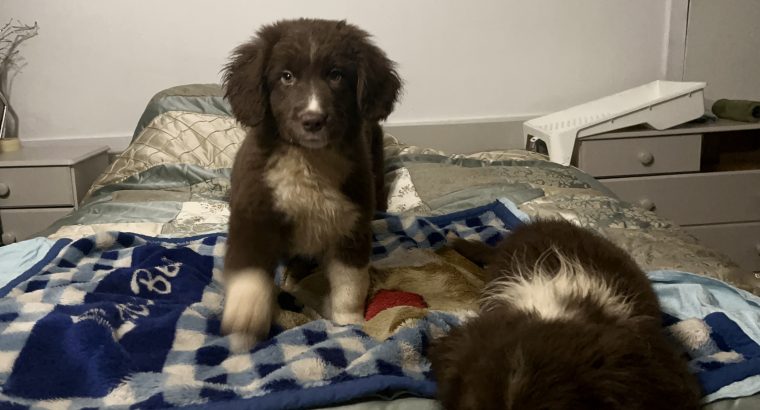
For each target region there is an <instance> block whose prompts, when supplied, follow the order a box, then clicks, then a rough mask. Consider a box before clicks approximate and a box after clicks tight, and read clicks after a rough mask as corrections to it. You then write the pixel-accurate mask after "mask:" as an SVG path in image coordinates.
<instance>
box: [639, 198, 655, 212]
mask: <svg viewBox="0 0 760 410" xmlns="http://www.w3.org/2000/svg"><path fill="white" fill-rule="evenodd" d="M639 206H640V207H642V208H644V209H646V210H647V211H654V208H655V204H654V202H652V200H651V199H647V198H644V199H639Z"/></svg>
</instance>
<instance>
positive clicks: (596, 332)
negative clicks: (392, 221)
mask: <svg viewBox="0 0 760 410" xmlns="http://www.w3.org/2000/svg"><path fill="white" fill-rule="evenodd" d="M455 247H456V248H457V250H459V251H460V252H461V253H463V254H465V255H466V256H468V258H470V259H472V260H473V261H476V262H479V263H482V264H484V265H485V267H486V270H487V272H488V273H489V276H490V279H491V282H490V285H489V286H487V288H486V290H485V291H484V296H483V303H482V305H481V313H480V314H479V316H477V317H475V318H473V319H471V320H469V321H467V322H466V323H465V324H464V325H463V326H461V327H459V328H456V329H454V330H453V331H452V332H451V333H450V334H449V335H447V336H445V337H443V338H441V339H439V340H438V341H437V342H435V343H434V345H433V347H432V349H431V352H430V357H431V361H432V363H433V369H434V372H435V376H436V378H437V382H438V396H439V398H440V400H441V402H442V403H443V405H444V407H445V408H447V409H473V410H474V409H520V410H522V409H527V410H530V409H642V410H644V409H668V410H672V409H697V408H699V400H700V389H699V386H698V384H697V382H696V380H695V378H694V377H693V376H692V375H691V374H690V373H689V372H688V370H687V367H686V363H685V361H684V360H683V359H682V358H681V357H680V356H679V354H678V353H677V352H676V350H675V349H674V347H673V346H672V345H671V344H670V343H671V342H670V341H669V340H667V338H666V336H665V335H664V334H663V333H662V329H661V312H660V309H659V305H658V302H657V298H656V295H655V293H654V291H653V290H652V288H651V285H650V284H649V282H648V279H647V278H646V276H645V274H644V273H643V272H642V271H641V270H640V269H639V268H638V266H637V265H636V263H635V262H634V261H633V260H632V259H631V257H630V256H629V255H628V254H626V253H625V252H624V251H623V250H622V249H620V248H618V247H617V246H615V245H614V244H612V243H611V242H609V241H608V240H606V239H604V238H602V237H601V236H599V235H597V234H595V233H593V232H591V231H589V230H586V229H582V228H579V227H576V226H574V225H572V224H571V223H569V222H564V221H539V222H534V223H531V224H526V225H524V226H522V227H520V228H518V229H516V230H515V231H514V233H513V234H512V235H510V236H509V237H508V238H507V239H505V240H504V241H503V242H502V243H501V244H500V245H499V246H498V247H497V248H488V247H487V246H485V245H481V246H479V244H476V243H471V242H464V241H460V242H457V243H456V244H455ZM563 271H564V272H565V273H563ZM563 275H564V276H563ZM540 277H544V278H545V279H549V281H547V280H543V281H542V280H538V279H539V278H540ZM597 285H599V286H597ZM542 286H543V288H542ZM548 288H552V289H548ZM584 289H585V290H584ZM549 290H552V291H549ZM557 307H561V308H562V309H557Z"/></svg>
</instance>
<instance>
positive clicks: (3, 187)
mask: <svg viewBox="0 0 760 410" xmlns="http://www.w3.org/2000/svg"><path fill="white" fill-rule="evenodd" d="M10 194H11V187H9V186H8V184H4V183H2V182H0V198H7V197H8V195H10Z"/></svg>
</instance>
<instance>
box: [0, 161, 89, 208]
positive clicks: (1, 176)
mask: <svg viewBox="0 0 760 410" xmlns="http://www.w3.org/2000/svg"><path fill="white" fill-rule="evenodd" d="M0 184H3V185H4V187H3V186H0V188H2V191H6V189H4V188H5V187H7V193H6V194H5V195H3V196H2V197H0V208H19V207H26V206H35V207H43V206H44V207H49V206H74V205H75V202H74V193H73V192H74V190H73V188H72V179H71V168H69V167H18V168H0Z"/></svg>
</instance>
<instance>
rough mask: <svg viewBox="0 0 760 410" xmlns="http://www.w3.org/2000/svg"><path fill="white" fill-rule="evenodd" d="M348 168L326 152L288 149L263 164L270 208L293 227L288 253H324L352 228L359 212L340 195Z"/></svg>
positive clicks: (336, 157) (348, 200) (332, 154)
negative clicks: (274, 209)
mask: <svg viewBox="0 0 760 410" xmlns="http://www.w3.org/2000/svg"><path fill="white" fill-rule="evenodd" d="M349 166H350V164H349V163H348V161H346V160H345V159H344V158H342V157H340V156H339V155H337V154H334V153H331V152H329V151H322V152H319V153H318V154H317V153H314V154H312V153H308V154H307V153H305V152H304V151H303V150H302V149H300V148H296V147H288V148H286V149H284V150H283V151H280V152H278V153H276V154H275V155H274V156H273V157H272V158H271V159H270V160H269V163H268V164H267V171H266V172H265V173H264V179H265V182H266V183H267V185H268V186H269V187H270V188H271V189H272V195H273V199H274V207H275V208H276V209H277V210H278V211H280V212H282V213H284V214H285V216H286V218H287V219H288V221H289V222H290V223H291V224H292V225H293V235H292V238H293V243H292V246H293V249H291V251H292V252H294V253H298V254H303V255H319V254H321V253H324V252H325V251H326V250H328V249H329V247H330V246H331V245H332V244H334V242H335V241H336V240H337V239H339V238H340V237H342V236H348V235H349V234H350V233H351V230H352V229H353V228H354V224H355V223H356V220H357V218H358V217H359V210H358V208H357V206H356V205H355V204H354V203H353V202H351V200H350V199H348V198H347V197H346V196H345V195H344V194H343V193H342V192H341V191H340V186H341V185H342V184H343V182H344V181H345V177H346V175H347V173H348V171H349Z"/></svg>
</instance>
